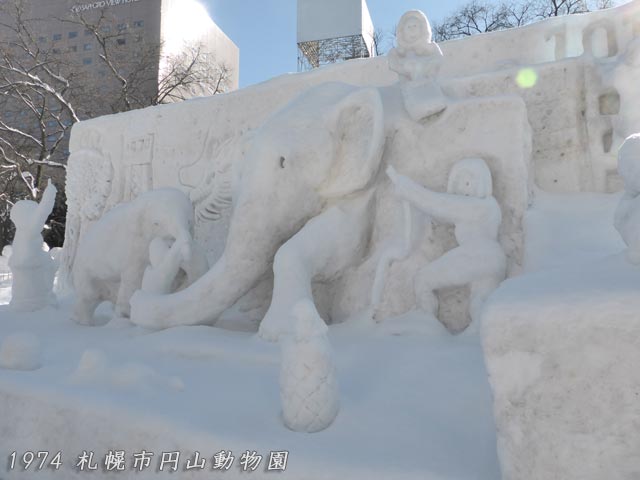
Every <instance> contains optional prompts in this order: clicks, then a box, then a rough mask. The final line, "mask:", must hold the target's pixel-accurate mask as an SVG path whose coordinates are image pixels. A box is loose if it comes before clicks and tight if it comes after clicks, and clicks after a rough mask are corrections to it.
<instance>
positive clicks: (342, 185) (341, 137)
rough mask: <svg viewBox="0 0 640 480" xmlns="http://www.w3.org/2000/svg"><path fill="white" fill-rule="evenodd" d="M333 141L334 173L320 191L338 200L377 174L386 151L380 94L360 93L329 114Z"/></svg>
mask: <svg viewBox="0 0 640 480" xmlns="http://www.w3.org/2000/svg"><path fill="white" fill-rule="evenodd" d="M326 121H327V126H328V128H329V131H330V133H331V138H332V140H333V145H334V148H333V152H334V153H333V161H332V164H331V170H330V172H329V175H328V176H327V177H326V180H325V182H324V183H323V184H322V185H321V186H320V188H319V190H318V192H319V193H320V194H321V195H323V196H325V197H339V196H344V195H348V194H350V193H353V192H356V191H358V190H360V189H362V188H365V187H366V186H367V184H368V183H369V181H370V180H371V179H372V178H373V176H374V175H375V174H376V172H377V171H378V168H379V166H380V160H381V157H382V150H383V148H384V117H383V111H382V100H381V99H380V93H379V92H378V90H376V89H374V88H366V89H361V90H357V91H356V92H355V93H351V94H349V95H348V96H347V97H345V98H344V99H342V100H341V101H340V102H338V104H337V105H336V107H335V108H334V109H332V111H331V112H330V113H329V114H328V115H327V119H326Z"/></svg>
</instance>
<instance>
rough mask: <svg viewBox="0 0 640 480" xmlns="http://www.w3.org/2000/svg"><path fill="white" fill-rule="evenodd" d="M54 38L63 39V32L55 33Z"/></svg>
mask: <svg viewBox="0 0 640 480" xmlns="http://www.w3.org/2000/svg"><path fill="white" fill-rule="evenodd" d="M53 40H54V41H56V40H62V34H61V33H54V34H53Z"/></svg>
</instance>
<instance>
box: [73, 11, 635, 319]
mask: <svg viewBox="0 0 640 480" xmlns="http://www.w3.org/2000/svg"><path fill="white" fill-rule="evenodd" d="M639 24H640V1H634V2H632V3H629V4H626V5H624V6H621V7H618V8H615V9H610V10H606V11H601V12H595V13H590V14H585V15H574V16H570V17H563V18H555V19H550V20H546V21H542V22H539V23H537V24H534V25H531V26H527V27H524V28H519V29H513V30H508V31H503V32H496V33H491V34H484V35H477V36H474V37H471V38H467V39H462V40H455V41H451V42H445V43H443V44H442V50H443V52H444V56H445V63H444V65H443V67H442V70H441V74H440V83H441V85H442V88H443V91H444V92H445V94H447V95H448V96H449V97H450V99H451V104H450V107H449V108H448V109H447V111H446V112H445V114H443V115H442V116H440V117H439V118H438V119H437V120H436V121H431V120H428V121H426V122H422V123H416V122H412V121H411V120H410V119H409V118H408V116H407V115H406V113H404V112H403V109H402V107H401V104H402V102H401V99H400V97H399V90H398V88H397V81H398V78H397V75H396V74H395V73H394V72H392V71H390V70H389V68H388V66H387V59H386V58H385V57H377V58H373V59H364V60H354V61H349V62H345V63H342V64H337V65H332V66H329V67H325V68H322V69H318V70H315V71H311V72H307V73H301V74H287V75H282V76H280V77H277V78H274V79H272V80H269V81H267V82H264V83H262V84H259V85H255V86H252V87H249V88H245V89H242V90H239V91H236V92H232V93H230V94H225V95H217V96H213V97H208V98H199V99H193V100H190V101H186V102H183V103H177V104H170V105H163V106H159V107H150V108H147V109H143V110H138V111H133V112H128V113H124V114H118V115H110V116H104V117H99V118H96V119H92V120H88V121H84V122H80V123H79V124H77V125H76V126H74V128H73V131H72V136H71V146H70V149H71V158H70V160H69V169H68V178H67V198H68V205H69V212H68V222H67V238H66V240H65V244H66V245H67V247H68V248H67V249H66V253H65V257H64V258H63V269H66V270H67V271H68V270H69V269H70V267H71V264H72V262H73V250H74V248H75V245H77V243H78V241H79V240H80V238H81V236H82V234H83V232H84V230H85V229H86V227H87V226H88V225H89V224H90V223H91V222H93V221H95V220H96V219H98V218H99V217H100V216H101V215H102V214H103V213H104V212H106V211H107V210H109V209H110V208H111V207H112V206H114V205H116V204H118V203H120V202H123V201H128V200H130V199H132V198H135V196H136V195H138V194H139V193H141V192H143V191H146V190H149V189H152V188H158V187H164V186H172V187H177V188H180V189H182V190H184V191H185V192H190V191H192V190H193V189H197V188H198V187H201V186H202V185H203V183H202V179H203V178H206V177H207V176H209V178H210V176H211V174H213V173H215V172H216V171H220V170H224V169H225V168H226V167H227V166H228V165H229V164H231V165H234V164H237V163H238V162H240V161H241V160H242V156H243V150H244V149H245V146H246V144H247V142H248V140H249V139H250V138H251V132H252V131H253V130H255V129H256V128H258V127H260V126H261V125H262V124H263V123H264V122H265V120H267V119H268V118H269V116H270V115H271V114H272V113H274V112H275V111H277V110H278V109H280V108H282V107H283V106H284V105H286V104H287V103H288V102H289V101H290V100H292V99H293V98H294V97H295V96H297V95H298V94H300V93H302V92H304V91H305V90H307V89H308V88H310V87H312V86H314V85H318V84H320V83H324V82H327V81H340V82H345V83H349V84H352V85H356V86H363V87H364V86H373V87H377V88H379V89H380V92H381V94H382V97H383V100H384V103H385V124H386V137H387V138H386V146H385V153H384V159H383V162H385V163H386V164H391V165H394V166H396V167H397V168H398V170H399V171H401V172H402V173H406V174H409V175H410V176H412V177H413V178H415V179H416V180H418V181H421V182H422V183H424V184H425V185H427V186H428V187H430V188H434V189H436V190H444V188H445V186H446V177H447V174H448V172H449V169H450V167H451V165H452V164H453V163H455V161H457V160H459V159H461V158H464V157H470V156H479V157H482V158H485V159H486V160H487V163H488V164H489V166H490V168H491V170H492V174H493V176H494V182H495V184H496V198H497V199H498V201H499V202H500V204H501V207H502V210H503V227H502V231H501V236H500V241H501V243H502V245H503V247H504V249H505V251H506V253H507V255H508V257H509V272H510V274H514V273H517V272H519V271H520V266H521V262H522V229H521V220H522V215H523V213H524V211H525V210H526V208H527V206H528V204H529V202H530V200H531V198H530V196H531V192H532V191H533V185H534V184H535V185H537V186H538V187H539V188H542V189H544V190H549V191H560V192H575V191H589V190H593V191H610V190H616V189H618V188H619V180H618V177H617V175H616V173H615V151H616V148H617V145H618V143H619V142H620V141H621V139H622V138H624V136H625V135H627V134H628V133H630V132H631V131H636V130H640V121H639V118H638V115H639V114H638V111H635V110H633V109H631V108H630V105H631V104H632V100H634V99H635V100H637V99H638V98H637V97H638V96H639V94H638V92H637V91H636V87H635V86H633V85H631V83H632V82H630V81H629V78H633V76H634V75H637V73H638V70H639V69H640V61H639V60H638V57H639V56H640V47H639V42H640V38H639V35H640V27H639ZM524 68H530V69H531V70H533V72H534V73H535V75H534V78H535V79H536V81H535V82H534V84H533V85H529V86H528V87H527V88H525V87H523V86H522V84H519V82H518V77H519V75H521V72H522V70H523V69H524ZM310 114H311V115H313V113H312V112H311V113H310ZM505 139H508V141H505ZM378 181H379V182H380V185H381V188H380V189H379V190H378V191H377V195H378V197H379V199H378V203H377V205H378V206H377V208H376V221H375V228H374V233H373V240H372V246H371V248H370V255H369V256H368V258H367V260H366V261H365V262H364V263H363V264H361V265H360V266H359V267H358V268H355V269H353V270H352V271H349V272H347V273H346V274H345V275H344V276H343V277H342V278H341V279H338V280H337V281H335V282H332V283H331V284H330V285H318V286H317V288H316V290H315V292H314V293H315V294H316V295H317V300H318V303H319V306H320V307H321V308H320V310H321V313H323V314H324V316H325V318H327V319H332V320H339V319H344V318H346V317H348V316H349V315H351V314H353V313H355V312H357V311H359V310H361V309H362V308H365V307H366V305H367V302H368V301H369V292H370V286H371V285H370V284H371V282H372V281H373V271H374V268H375V263H376V262H377V259H378V258H379V253H380V251H381V250H382V249H383V248H384V245H385V244H387V243H388V242H389V241H392V240H393V239H394V236H397V235H398V234H397V233H395V232H398V231H401V229H402V223H401V222H402V216H401V212H400V209H399V208H397V207H398V202H397V201H395V200H394V199H393V198H392V195H391V194H390V188H389V185H388V182H386V178H384V177H383V176H381V177H379V178H378ZM230 214H231V211H230V210H228V211H226V212H224V214H223V216H222V218H220V219H219V220H216V221H200V222H198V224H197V226H196V239H197V240H199V241H200V242H201V243H202V244H203V245H204V246H205V248H206V249H207V251H208V254H209V257H210V260H211V261H215V259H216V258H217V257H218V256H219V255H220V253H221V251H222V249H223V248H224V242H225V239H226V234H227V230H228V225H229V218H230ZM426 242H427V243H428V242H430V243H431V245H428V246H425V247H424V248H421V249H420V251H419V252H416V253H414V254H412V256H411V257H410V259H409V261H408V262H407V263H406V264H403V263H399V264H397V265H396V266H395V267H394V268H392V269H391V270H390V273H389V280H388V284H389V288H388V290H389V292H388V294H387V295H386V297H387V298H386V300H385V302H384V307H383V311H384V313H386V314H389V315H391V314H400V313H403V312H404V311H407V310H409V309H411V308H413V307H414V306H415V298H414V296H413V293H412V290H413V289H412V288H411V279H412V277H413V273H414V272H415V268H412V266H415V265H419V264H424V262H425V261H429V260H430V259H433V258H435V257H437V256H439V255H440V254H441V253H442V252H443V251H445V250H447V249H448V248H450V247H451V246H452V245H453V242H454V240H453V237H452V235H451V231H450V230H448V231H442V232H440V231H436V232H430V233H429V240H428V241H426ZM354 285H358V286H354ZM270 291H271V286H270V279H265V281H264V282H263V284H261V285H259V286H258V287H257V288H256V291H255V292H252V294H251V295H249V297H251V298H252V300H251V301H249V302H248V305H246V306H244V307H243V308H241V310H243V311H245V312H247V311H249V310H252V311H253V313H252V314H251V318H252V321H254V322H256V323H257V322H258V321H259V319H260V318H261V317H262V315H263V313H264V309H265V308H266V306H265V305H268V302H269V299H270ZM446 295H448V294H446ZM451 295H452V299H451V300H450V301H449V300H445V302H444V304H442V302H441V305H442V306H443V310H444V313H443V315H444V316H445V317H446V316H447V315H450V317H451V318H457V317H459V316H460V313H461V312H463V311H465V309H466V307H465V298H466V297H467V296H468V295H466V294H465V293H464V292H453V293H451ZM322 298H332V299H333V300H331V301H327V302H323V301H322ZM256 299H259V300H256ZM323 303H324V304H325V306H324V311H323V308H322V304H323ZM447 305H449V306H447ZM449 311H450V312H449ZM447 312H449V313H447ZM441 313H442V312H441ZM463 316H464V315H463ZM453 328H454V329H456V328H459V325H458V326H455V325H454V326H453Z"/></svg>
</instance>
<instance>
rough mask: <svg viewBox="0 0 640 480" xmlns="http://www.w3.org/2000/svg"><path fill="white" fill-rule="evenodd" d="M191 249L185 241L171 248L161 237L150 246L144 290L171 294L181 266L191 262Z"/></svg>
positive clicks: (143, 284) (176, 243)
mask: <svg viewBox="0 0 640 480" xmlns="http://www.w3.org/2000/svg"><path fill="white" fill-rule="evenodd" d="M190 255H191V249H190V248H189V244H188V243H187V242H184V241H175V242H173V245H171V246H169V245H168V244H167V242H166V241H165V240H164V239H162V238H161V237H156V238H154V239H153V240H151V243H150V244H149V263H150V265H149V266H148V267H147V268H146V269H145V271H144V275H143V277H142V290H144V291H145V292H149V293H158V294H167V293H171V291H172V286H173V284H174V282H175V279H176V275H178V272H179V270H180V267H181V265H183V264H184V263H185V262H187V261H188V260H189V257H190Z"/></svg>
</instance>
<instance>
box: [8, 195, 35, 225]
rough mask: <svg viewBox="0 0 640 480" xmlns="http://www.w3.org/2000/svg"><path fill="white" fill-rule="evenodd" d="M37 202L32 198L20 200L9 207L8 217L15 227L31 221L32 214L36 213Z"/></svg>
mask: <svg viewBox="0 0 640 480" xmlns="http://www.w3.org/2000/svg"><path fill="white" fill-rule="evenodd" d="M37 211H38V204H37V203H36V202H34V201H33V200H20V201H19V202H16V203H15V205H14V206H13V207H11V214H10V218H11V221H12V222H13V223H14V225H15V226H16V229H18V230H19V229H21V228H23V227H25V226H27V225H29V224H30V223H31V221H32V220H31V219H32V218H33V217H34V215H37Z"/></svg>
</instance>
